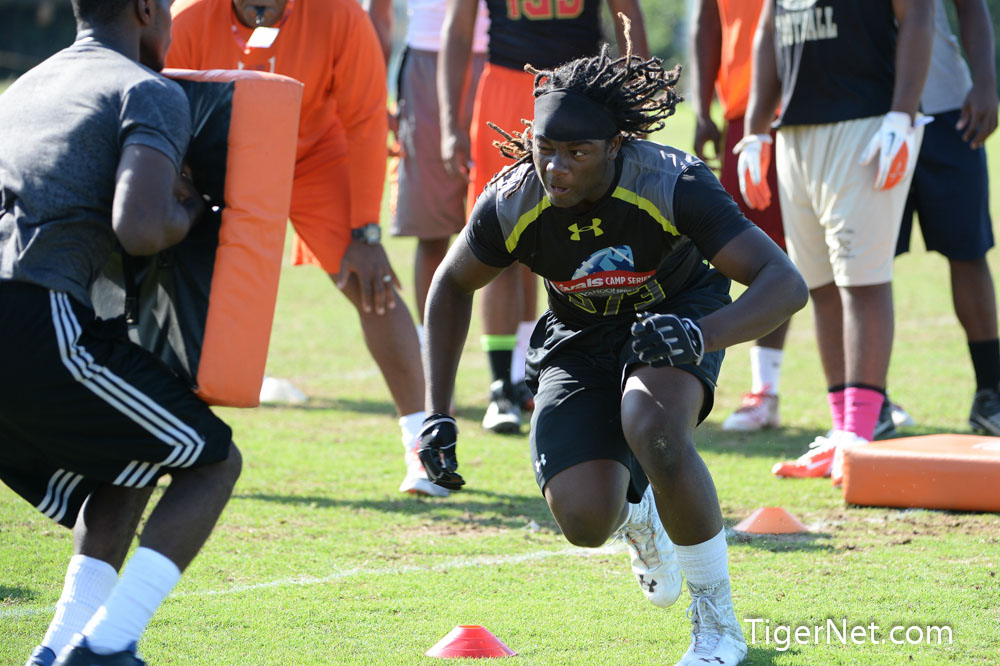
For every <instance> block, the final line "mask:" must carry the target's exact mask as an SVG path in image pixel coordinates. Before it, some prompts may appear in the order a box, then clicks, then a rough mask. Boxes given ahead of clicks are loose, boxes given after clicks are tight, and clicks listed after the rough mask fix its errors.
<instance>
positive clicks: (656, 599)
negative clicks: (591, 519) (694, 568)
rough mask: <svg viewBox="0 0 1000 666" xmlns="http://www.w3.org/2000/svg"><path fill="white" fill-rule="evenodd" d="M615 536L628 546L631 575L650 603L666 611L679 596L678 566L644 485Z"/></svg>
mask: <svg viewBox="0 0 1000 666" xmlns="http://www.w3.org/2000/svg"><path fill="white" fill-rule="evenodd" d="M616 536H620V537H621V538H622V539H623V540H624V541H625V543H626V544H627V545H628V549H629V555H630V556H631V560H632V573H634V574H635V578H636V580H637V581H638V582H639V587H640V588H642V593H643V594H644V595H646V598H647V599H649V602H650V603H651V604H653V605H654V606H659V607H661V608H666V607H667V606H669V605H670V604H672V603H674V602H675V601H677V597H678V596H680V593H681V567H680V564H679V563H678V562H677V552H676V551H675V550H674V544H673V542H672V541H671V540H670V537H669V536H667V532H666V530H664V529H663V524H662V523H661V522H660V516H659V514H658V513H657V512H656V501H655V500H654V499H653V489H652V487H650V486H647V487H646V492H645V493H643V495H642V501H641V502H639V503H638V504H635V505H633V506H632V510H631V512H630V513H629V520H628V522H627V523H625V524H624V525H622V526H621V527H620V528H618V532H617V533H616Z"/></svg>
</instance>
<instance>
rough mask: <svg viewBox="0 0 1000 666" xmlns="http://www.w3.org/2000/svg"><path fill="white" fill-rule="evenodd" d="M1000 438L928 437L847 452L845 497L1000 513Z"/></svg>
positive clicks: (878, 503)
mask: <svg viewBox="0 0 1000 666" xmlns="http://www.w3.org/2000/svg"><path fill="white" fill-rule="evenodd" d="M998 489H1000V437H978V436H975V435H924V436H920V437H903V438H900V439H890V440H885V441H880V442H870V443H868V444H864V445H862V446H856V447H853V448H850V449H847V450H846V451H845V452H844V488H843V490H844V500H846V501H847V502H850V503H851V504H860V505H864V506H894V507H913V508H923V509H950V510H956V511H991V512H1000V490H998Z"/></svg>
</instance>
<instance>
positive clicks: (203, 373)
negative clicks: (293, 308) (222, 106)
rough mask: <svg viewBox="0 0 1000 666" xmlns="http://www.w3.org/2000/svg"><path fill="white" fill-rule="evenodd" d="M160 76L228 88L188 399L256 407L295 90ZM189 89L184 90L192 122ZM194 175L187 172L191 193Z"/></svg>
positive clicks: (280, 82) (277, 266)
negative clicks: (218, 201) (219, 182)
mask: <svg viewBox="0 0 1000 666" xmlns="http://www.w3.org/2000/svg"><path fill="white" fill-rule="evenodd" d="M163 74H164V75H165V76H167V77H169V78H172V79H174V80H178V82H179V83H182V84H185V82H190V81H193V82H201V83H203V84H208V85H211V84H219V83H225V84H231V85H232V101H231V107H232V108H231V111H230V117H229V131H228V137H227V140H226V156H225V183H224V195H223V198H224V206H223V208H222V216H221V224H220V225H219V228H218V246H217V248H216V249H215V264H214V268H213V271H212V274H211V286H210V289H209V295H208V303H207V313H206V315H205V319H204V332H203V335H202V337H201V340H200V345H201V346H200V354H199V355H198V364H197V368H189V369H190V370H191V371H192V374H193V375H194V384H195V391H196V393H197V394H198V396H199V397H201V398H202V399H203V400H205V401H206V402H208V403H209V404H215V405H229V406H235V407H255V406H257V405H258V404H259V395H260V386H261V382H262V380H263V377H264V364H265V361H266V359H267V347H268V344H269V342H270V336H271V323H272V321H273V318H274V305H275V301H276V299H277V294H278V278H279V274H280V272H281V257H282V252H283V248H284V238H285V229H286V225H287V221H288V210H289V206H290V202H291V192H292V177H293V173H294V169H295V150H296V147H297V145H298V121H299V109H300V105H301V101H302V84H301V83H299V82H298V81H295V80H294V79H291V78H288V77H285V76H280V75H275V74H268V73H262V72H248V71H230V70H209V71H189V70H177V69H174V70H164V72H163ZM197 85H198V84H197V83H196V84H195V86H194V88H192V86H191V85H190V84H186V85H185V86H184V87H185V91H186V92H188V95H189V97H191V98H192V111H193V115H195V116H196V121H197V109H196V105H197V100H196V97H197V95H198V90H197ZM195 132H196V134H197V132H198V127H197V126H196V127H195ZM195 145H196V144H195V142H194V141H192V150H194V149H195ZM192 157H193V156H191V155H190V154H189V159H191V158H192ZM198 177H199V174H198V173H197V172H195V182H196V185H199V183H198ZM199 189H200V188H199ZM202 191H204V190H202ZM187 333H188V332H187V331H185V334H187Z"/></svg>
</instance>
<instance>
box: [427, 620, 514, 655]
mask: <svg viewBox="0 0 1000 666" xmlns="http://www.w3.org/2000/svg"><path fill="white" fill-rule="evenodd" d="M424 654H426V655H427V656H428V657H441V658H443V659H462V658H465V659H468V658H476V657H513V656H514V655H515V654H517V653H516V652H514V651H513V650H511V649H510V648H509V647H507V646H506V645H504V644H503V641H501V640H500V639H499V638H497V637H496V636H494V635H493V634H491V633H490V632H489V631H487V629H486V627H481V626H479V625H478V624H460V625H458V626H457V627H455V628H454V629H452V630H451V631H449V632H448V635H447V636H445V637H444V638H442V639H441V640H439V641H438V642H437V643H436V644H435V645H434V647H432V648H431V649H430V650H428V651H427V652H425V653H424Z"/></svg>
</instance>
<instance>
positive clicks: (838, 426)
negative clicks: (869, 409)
mask: <svg viewBox="0 0 1000 666" xmlns="http://www.w3.org/2000/svg"><path fill="white" fill-rule="evenodd" d="M826 401H827V402H828V403H830V414H831V415H832V416H833V429H834V430H843V429H844V389H840V390H839V391H830V392H828V393H827V394H826Z"/></svg>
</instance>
